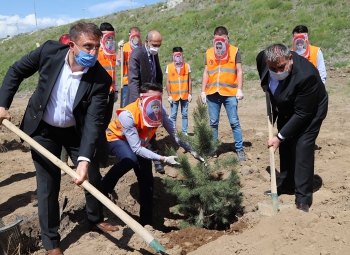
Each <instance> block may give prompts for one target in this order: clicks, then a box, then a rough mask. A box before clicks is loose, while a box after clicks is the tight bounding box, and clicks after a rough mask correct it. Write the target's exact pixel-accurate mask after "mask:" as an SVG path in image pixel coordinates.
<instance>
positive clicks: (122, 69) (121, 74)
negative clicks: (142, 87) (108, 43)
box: [119, 46, 124, 108]
mask: <svg viewBox="0 0 350 255" xmlns="http://www.w3.org/2000/svg"><path fill="white" fill-rule="evenodd" d="M123 72H124V47H123V46H121V47H120V99H119V100H120V108H122V107H124V105H123V93H124V92H123V87H124V86H123Z"/></svg>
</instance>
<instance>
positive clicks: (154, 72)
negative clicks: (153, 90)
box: [149, 55, 156, 83]
mask: <svg viewBox="0 0 350 255" xmlns="http://www.w3.org/2000/svg"><path fill="white" fill-rule="evenodd" d="M149 64H150V67H151V77H152V82H153V83H154V82H155V81H156V68H155V66H154V60H153V56H152V55H150V56H149Z"/></svg>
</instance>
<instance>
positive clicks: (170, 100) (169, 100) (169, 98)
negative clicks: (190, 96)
mask: <svg viewBox="0 0 350 255" xmlns="http://www.w3.org/2000/svg"><path fill="white" fill-rule="evenodd" d="M168 102H169V104H172V103H173V98H172V97H171V96H168Z"/></svg>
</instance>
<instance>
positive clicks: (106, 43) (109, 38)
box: [101, 31, 115, 55]
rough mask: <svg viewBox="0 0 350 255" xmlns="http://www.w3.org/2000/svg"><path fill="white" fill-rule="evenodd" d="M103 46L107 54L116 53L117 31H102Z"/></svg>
mask: <svg viewBox="0 0 350 255" xmlns="http://www.w3.org/2000/svg"><path fill="white" fill-rule="evenodd" d="M102 34H103V36H102V40H101V47H102V50H103V52H104V53H105V54H106V55H115V33H114V31H102Z"/></svg>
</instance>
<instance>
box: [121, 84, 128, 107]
mask: <svg viewBox="0 0 350 255" xmlns="http://www.w3.org/2000/svg"><path fill="white" fill-rule="evenodd" d="M126 93H128V85H124V86H123V95H122V100H123V102H122V107H125V100H126Z"/></svg>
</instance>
